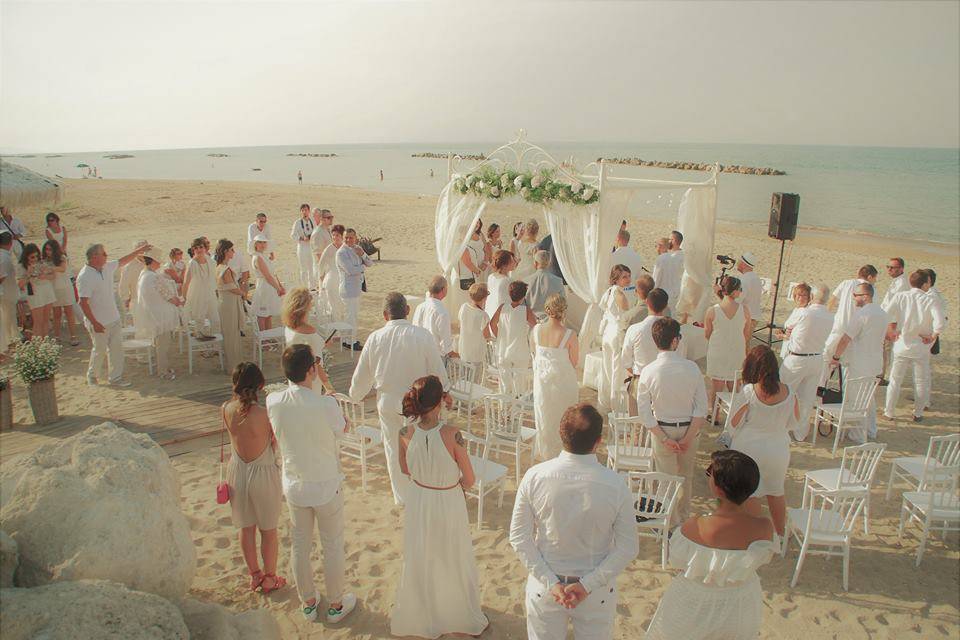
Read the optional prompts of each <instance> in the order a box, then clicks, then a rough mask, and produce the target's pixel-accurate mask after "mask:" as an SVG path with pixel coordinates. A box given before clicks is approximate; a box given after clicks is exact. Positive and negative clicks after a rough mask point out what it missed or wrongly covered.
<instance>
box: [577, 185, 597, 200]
mask: <svg viewBox="0 0 960 640" xmlns="http://www.w3.org/2000/svg"><path fill="white" fill-rule="evenodd" d="M593 194H594V189H592V188H590V187H587V188H586V189H584V190H583V193H581V194H580V197H581V198H582V199H583V200H584V201H587V200H589V199H590V198H592V197H593Z"/></svg>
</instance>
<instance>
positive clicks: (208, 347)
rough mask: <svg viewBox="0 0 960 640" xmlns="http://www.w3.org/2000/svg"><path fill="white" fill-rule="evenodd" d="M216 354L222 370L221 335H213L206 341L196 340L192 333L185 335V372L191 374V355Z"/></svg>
mask: <svg viewBox="0 0 960 640" xmlns="http://www.w3.org/2000/svg"><path fill="white" fill-rule="evenodd" d="M194 351H196V352H197V353H216V354H217V356H218V357H219V358H220V369H221V370H223V334H220V333H214V334H212V335H211V336H210V338H209V339H208V340H198V339H197V338H196V336H194V335H193V334H192V333H190V334H188V335H187V370H188V371H189V372H190V373H193V353H194Z"/></svg>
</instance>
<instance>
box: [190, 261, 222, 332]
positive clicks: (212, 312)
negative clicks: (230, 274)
mask: <svg viewBox="0 0 960 640" xmlns="http://www.w3.org/2000/svg"><path fill="white" fill-rule="evenodd" d="M187 275H189V276H190V288H189V289H188V290H187V297H186V302H185V304H184V316H185V317H186V318H187V319H188V320H193V321H194V322H196V323H197V326H198V327H202V326H203V321H204V320H209V321H210V326H211V328H214V329H216V328H218V327H219V326H220V310H219V307H218V302H217V274H216V269H215V265H214V264H213V262H211V261H210V260H209V259H208V260H207V261H206V262H204V263H200V262H197V261H196V260H194V259H193V258H190V262H188V263H187V271H186V274H185V275H184V277H185V278H186V276H187Z"/></svg>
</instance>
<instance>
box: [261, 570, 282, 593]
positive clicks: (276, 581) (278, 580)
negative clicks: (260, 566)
mask: <svg viewBox="0 0 960 640" xmlns="http://www.w3.org/2000/svg"><path fill="white" fill-rule="evenodd" d="M267 580H270V581H272V582H273V586H270V587H268V586H267V585H266V584H264V583H265V582H266V581H267ZM285 586H287V579H286V578H283V577H281V576H278V575H277V574H275V573H265V574H263V580H262V581H261V582H260V593H262V594H263V595H267V594H268V593H271V592H273V591H276V590H278V589H283V588H284V587H285Z"/></svg>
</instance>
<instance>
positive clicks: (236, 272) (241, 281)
mask: <svg viewBox="0 0 960 640" xmlns="http://www.w3.org/2000/svg"><path fill="white" fill-rule="evenodd" d="M242 246H243V243H242V242H240V241H238V242H236V243H234V245H233V257H232V258H230V260H229V261H228V262H227V266H229V267H230V269H231V270H232V271H233V276H234V278H236V280H237V286H238V287H239V288H240V290H241V291H242V292H243V295H244V296H246V295H247V286H248V284H249V282H250V261H249V260H248V259H247V256H246V255H244V254H245V252H244V251H241V250H240V249H239V247H242Z"/></svg>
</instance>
